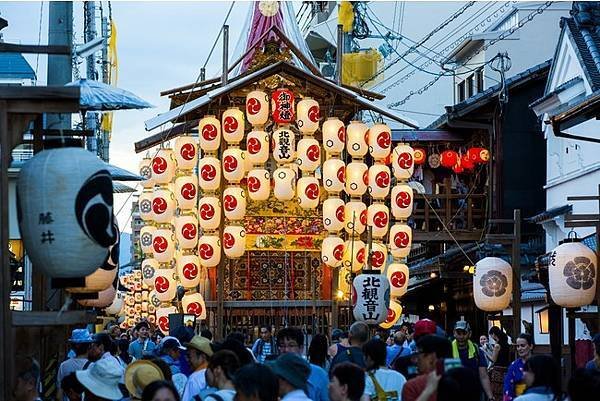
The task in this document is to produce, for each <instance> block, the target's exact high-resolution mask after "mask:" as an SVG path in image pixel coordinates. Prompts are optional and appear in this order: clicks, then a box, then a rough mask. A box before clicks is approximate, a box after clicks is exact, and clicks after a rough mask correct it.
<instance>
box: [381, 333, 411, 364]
mask: <svg viewBox="0 0 600 401" xmlns="http://www.w3.org/2000/svg"><path fill="white" fill-rule="evenodd" d="M405 343H406V334H405V332H404V331H400V330H398V331H397V332H395V333H394V335H393V336H392V345H390V346H388V347H387V353H386V355H387V356H386V358H385V366H387V367H391V366H393V364H394V360H395V359H396V358H399V357H403V356H408V355H410V354H411V352H410V348H409V347H408V346H406V347H405V346H404V344H405Z"/></svg>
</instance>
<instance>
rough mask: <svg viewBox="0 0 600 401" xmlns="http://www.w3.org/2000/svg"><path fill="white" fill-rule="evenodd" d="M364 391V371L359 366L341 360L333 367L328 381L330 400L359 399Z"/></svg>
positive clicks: (353, 400)
mask: <svg viewBox="0 0 600 401" xmlns="http://www.w3.org/2000/svg"><path fill="white" fill-rule="evenodd" d="M364 392H365V372H364V370H363V369H362V368H361V367H360V366H358V365H356V364H354V363H350V362H342V363H339V364H337V366H336V367H335V368H333V370H332V371H331V380H330V381H329V399H330V400H331V401H359V400H360V399H361V397H362V395H363V393H364Z"/></svg>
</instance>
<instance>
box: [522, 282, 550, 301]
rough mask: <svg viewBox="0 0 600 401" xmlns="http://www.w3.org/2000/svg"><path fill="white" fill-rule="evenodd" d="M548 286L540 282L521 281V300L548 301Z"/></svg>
mask: <svg viewBox="0 0 600 401" xmlns="http://www.w3.org/2000/svg"><path fill="white" fill-rule="evenodd" d="M546 293H547V291H546V288H544V286H543V285H542V284H540V283H532V282H530V281H526V280H523V281H521V302H536V301H544V302H545V301H546Z"/></svg>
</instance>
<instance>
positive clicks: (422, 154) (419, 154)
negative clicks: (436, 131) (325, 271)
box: [413, 148, 427, 166]
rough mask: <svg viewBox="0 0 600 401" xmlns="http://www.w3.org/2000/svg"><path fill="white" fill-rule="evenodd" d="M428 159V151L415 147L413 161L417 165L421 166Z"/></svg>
mask: <svg viewBox="0 0 600 401" xmlns="http://www.w3.org/2000/svg"><path fill="white" fill-rule="evenodd" d="M426 160H427V151H426V150H425V149H424V148H413V161H414V163H415V165H417V166H421V165H423V164H425V161H426Z"/></svg>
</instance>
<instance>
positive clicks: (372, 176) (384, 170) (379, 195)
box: [367, 163, 392, 199]
mask: <svg viewBox="0 0 600 401" xmlns="http://www.w3.org/2000/svg"><path fill="white" fill-rule="evenodd" d="M391 180H392V178H391V174H390V168H389V167H388V166H386V165H385V164H380V163H377V164H374V165H372V166H371V167H369V178H368V182H369V185H368V188H367V190H368V191H369V194H370V195H371V197H372V198H374V199H385V198H386V197H387V196H388V195H389V193H390V182H391Z"/></svg>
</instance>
